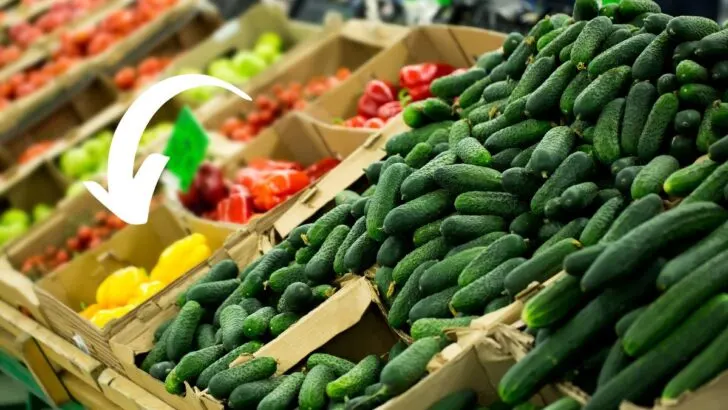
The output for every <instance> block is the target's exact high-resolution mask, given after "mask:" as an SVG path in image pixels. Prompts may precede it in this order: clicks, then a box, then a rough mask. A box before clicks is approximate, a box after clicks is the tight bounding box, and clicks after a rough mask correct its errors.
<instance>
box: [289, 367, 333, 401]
mask: <svg viewBox="0 0 728 410" xmlns="http://www.w3.org/2000/svg"><path fill="white" fill-rule="evenodd" d="M335 379H336V374H335V373H334V371H333V369H332V368H330V367H328V366H326V365H319V366H316V367H314V368H313V369H311V370H309V372H308V373H307V374H306V377H305V378H304V379H303V383H302V384H301V389H300V391H299V392H298V407H299V408H300V409H302V410H304V409H305V410H323V409H324V408H326V404H327V403H328V398H327V397H326V385H327V384H329V383H330V382H332V381H334V380H335Z"/></svg>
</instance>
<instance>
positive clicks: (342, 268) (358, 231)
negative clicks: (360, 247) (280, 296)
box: [269, 215, 367, 292]
mask: <svg viewBox="0 0 728 410" xmlns="http://www.w3.org/2000/svg"><path fill="white" fill-rule="evenodd" d="M366 231H367V218H366V215H364V216H361V217H360V218H359V219H357V220H356V222H354V225H352V227H351V229H350V230H349V233H348V234H346V238H344V241H343V242H341V245H340V246H339V249H337V250H336V255H334V272H336V274H337V275H343V274H344V273H346V265H345V264H344V258H345V257H346V252H347V251H348V250H349V249H350V248H351V246H352V245H354V242H355V241H356V240H357V239H359V237H361V236H362V235H364V234H365V233H366ZM309 260H310V259H309ZM304 272H305V270H304ZM304 275H305V273H304ZM271 278H273V275H271ZM269 282H270V280H269ZM293 282H301V280H294V281H293ZM293 282H290V283H287V284H286V286H288V285H290V284H291V283H293ZM274 290H275V289H274ZM284 290H285V287H283V289H281V290H280V291H278V292H283V291H284Z"/></svg>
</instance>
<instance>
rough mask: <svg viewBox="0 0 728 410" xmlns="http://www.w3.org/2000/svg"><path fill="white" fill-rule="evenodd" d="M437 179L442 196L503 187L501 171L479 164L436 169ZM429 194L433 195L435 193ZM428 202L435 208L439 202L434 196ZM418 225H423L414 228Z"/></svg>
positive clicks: (455, 165)
mask: <svg viewBox="0 0 728 410" xmlns="http://www.w3.org/2000/svg"><path fill="white" fill-rule="evenodd" d="M435 181H436V182H437V184H438V185H439V186H440V187H441V188H443V189H442V190H439V191H435V192H437V193H439V194H438V195H440V196H443V195H446V194H447V192H448V191H449V192H450V193H452V194H455V195H457V194H461V193H463V192H470V191H495V190H499V189H500V187H501V173H500V172H498V171H496V170H494V169H491V168H486V167H479V166H477V165H468V164H454V165H446V166H442V167H439V168H438V169H436V170H435ZM427 195H430V196H432V195H434V193H430V194H427ZM424 197H425V196H422V197H420V198H417V199H416V200H413V201H410V202H408V203H406V204H404V205H401V206H400V207H406V206H408V205H409V204H410V203H412V202H415V201H418V200H422V198H424ZM423 201H424V200H423ZM427 202H433V205H432V208H435V206H434V203H439V201H435V199H434V198H430V199H428V200H427ZM450 202H452V201H450ZM427 222H431V221H427ZM418 226H422V224H420V225H414V226H412V228H417V227H418Z"/></svg>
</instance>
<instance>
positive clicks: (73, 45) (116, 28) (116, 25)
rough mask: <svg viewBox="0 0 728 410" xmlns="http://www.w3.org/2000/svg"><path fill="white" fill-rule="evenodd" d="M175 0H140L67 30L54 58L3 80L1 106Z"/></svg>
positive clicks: (104, 46)
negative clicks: (89, 24)
mask: <svg viewBox="0 0 728 410" xmlns="http://www.w3.org/2000/svg"><path fill="white" fill-rule="evenodd" d="M176 2H177V0H138V1H137V2H136V3H135V4H134V5H133V6H129V7H128V8H124V9H121V10H116V11H114V12H112V13H110V14H109V15H107V16H106V18H104V19H103V20H102V21H101V22H100V23H98V24H96V25H95V26H93V27H90V28H86V29H81V30H76V31H73V32H70V31H69V32H64V33H63V34H62V35H61V39H60V46H59V47H58V48H57V49H56V50H55V52H54V53H53V56H52V58H51V59H49V60H48V61H46V62H45V63H44V64H43V65H41V66H40V67H37V68H32V69H29V70H26V71H24V72H20V73H17V74H15V75H13V76H12V77H10V78H9V79H8V80H7V81H5V82H3V83H0V110H2V109H3V108H5V107H6V106H7V105H8V104H9V102H10V101H13V100H17V99H20V98H22V97H24V96H26V95H28V94H31V93H33V92H35V91H36V90H38V89H40V88H42V87H43V86H45V85H46V84H47V83H48V82H49V81H50V80H51V79H53V78H55V77H58V76H60V75H61V74H63V73H65V72H66V71H68V69H69V68H70V67H71V66H72V65H73V64H75V63H77V62H78V61H80V60H83V59H85V58H88V57H91V56H95V55H98V54H100V53H102V52H103V51H105V50H107V49H108V48H109V47H110V46H111V45H113V44H114V43H116V42H117V41H119V40H122V39H123V38H125V37H126V36H128V35H129V34H131V33H132V32H133V31H135V30H136V29H138V28H139V27H141V26H143V25H144V24H146V23H148V22H149V21H151V20H153V19H154V18H155V17H157V16H158V15H159V14H160V13H162V12H163V11H164V10H166V9H168V8H170V7H171V6H173V5H174V4H175V3H176ZM2 54H3V53H2V52H0V60H2V59H3V56H2ZM11 57H12V56H11Z"/></svg>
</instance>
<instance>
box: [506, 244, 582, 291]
mask: <svg viewBox="0 0 728 410" xmlns="http://www.w3.org/2000/svg"><path fill="white" fill-rule="evenodd" d="M580 247H581V244H580V243H579V242H578V241H576V240H575V239H571V238H567V239H563V240H561V241H560V242H558V243H556V244H554V245H553V246H551V247H549V248H548V249H546V250H545V251H544V252H542V253H541V254H540V255H538V256H535V257H533V258H531V259H529V260H528V261H527V262H525V263H523V264H521V265H519V266H517V267H516V268H515V269H513V270H512V271H511V272H510V273H509V274H508V275H507V276H506V278H505V288H506V291H508V294H509V295H511V296H512V297H515V296H516V295H517V294H518V293H519V292H520V291H522V290H523V289H525V288H526V287H527V286H528V285H529V284H530V283H531V282H544V281H545V280H547V279H549V278H550V277H551V276H553V275H554V274H556V273H557V272H558V271H559V270H561V264H562V262H563V260H564V258H565V257H566V256H567V255H569V254H570V253H573V252H576V251H577V250H578V249H579V248H580Z"/></svg>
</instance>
